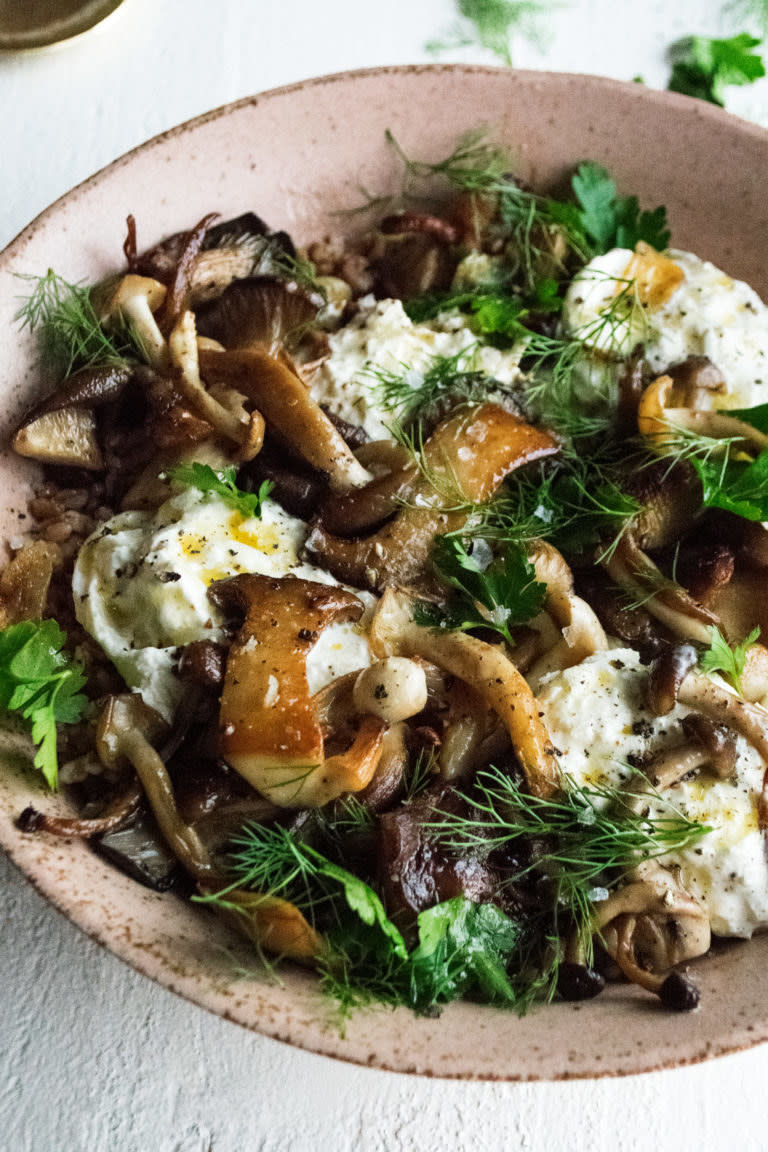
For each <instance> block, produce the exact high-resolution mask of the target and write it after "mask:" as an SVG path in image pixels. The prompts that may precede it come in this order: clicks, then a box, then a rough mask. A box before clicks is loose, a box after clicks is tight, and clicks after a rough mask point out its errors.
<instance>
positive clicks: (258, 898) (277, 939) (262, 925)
mask: <svg viewBox="0 0 768 1152" xmlns="http://www.w3.org/2000/svg"><path fill="white" fill-rule="evenodd" d="M224 899H225V900H226V901H227V903H229V904H234V905H235V906H236V908H237V911H236V912H233V914H232V916H231V917H228V919H229V921H230V923H231V924H232V925H233V927H235V928H237V929H238V931H241V932H244V933H245V935H246V936H248V937H249V939H251V940H253V942H254V944H256V946H257V947H259V948H264V949H265V950H266V951H267V952H272V953H274V954H275V955H277V956H286V957H288V959H290V960H310V959H312V957H314V956H318V955H319V954H320V952H321V951H322V949H323V941H322V938H321V937H320V936H319V935H318V933H317V932H316V931H315V929H314V928H313V927H312V925H311V924H310V923H309V922H308V920H307V919H306V917H305V916H304V914H303V913H302V912H300V911H299V909H298V908H297V907H296V905H295V904H291V903H289V901H288V900H281V899H280V898H279V897H278V896H262V895H261V893H259V892H249V891H247V890H246V889H244V888H234V889H232V890H231V891H229V892H227V893H226V896H225V897H224Z"/></svg>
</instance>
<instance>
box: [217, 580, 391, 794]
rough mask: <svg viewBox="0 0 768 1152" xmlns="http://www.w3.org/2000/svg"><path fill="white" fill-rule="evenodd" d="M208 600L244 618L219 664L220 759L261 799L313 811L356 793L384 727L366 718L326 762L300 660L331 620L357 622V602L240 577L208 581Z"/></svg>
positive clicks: (293, 583) (309, 587)
mask: <svg viewBox="0 0 768 1152" xmlns="http://www.w3.org/2000/svg"><path fill="white" fill-rule="evenodd" d="M208 594H209V596H210V597H211V599H212V600H213V601H214V603H216V604H217V605H219V606H220V607H221V608H223V609H224V610H227V609H230V610H231V609H236V610H239V611H241V612H243V613H244V614H245V619H244V622H243V625H242V627H241V628H240V631H239V633H238V635H237V637H236V638H235V640H234V641H233V643H232V646H231V648H230V651H229V656H228V659H227V669H226V674H225V680H224V690H223V693H222V698H221V712H220V737H219V750H220V753H221V756H222V757H223V758H224V759H225V760H226V761H227V763H228V764H231V765H232V767H233V768H234V769H235V770H236V771H237V772H239V773H240V774H241V775H242V776H244V777H245V779H246V780H248V782H249V783H250V784H251V785H252V786H253V787H254V788H256V789H257V791H259V792H260V793H261V794H262V795H263V796H265V797H267V799H269V800H272V801H273V802H274V803H275V804H278V805H280V806H281V807H284V808H314V807H322V805H323V804H326V803H328V802H329V801H330V800H333V799H335V798H336V797H337V796H340V795H341V794H342V793H343V792H357V791H359V790H360V789H361V788H364V787H365V785H366V784H367V783H368V782H369V781H370V780H371V778H372V776H373V774H374V772H375V770H376V766H377V764H378V762H379V759H380V757H381V754H382V747H383V736H384V731H385V725H384V724H383V723H382V722H381V720H379V719H378V718H376V717H374V716H364V717H363V719H362V720H361V722H360V725H359V727H358V730H357V734H356V736H355V738H354V740H353V742H352V745H351V746H350V747H349V748H348V749H347V751H346V752H342V753H339V754H338V755H335V756H330V757H328V758H326V754H325V738H324V735H323V729H322V726H321V724H320V720H319V716H318V708H317V703H316V701H315V700H314V699H313V698H312V697H311V696H310V694H309V688H308V685H307V675H306V658H307V654H308V652H309V650H310V648H311V647H312V645H313V644H314V642H315V640H316V639H317V637H318V635H319V633H320V632H321V631H322V630H323V629H324V628H326V627H328V626H329V625H330V624H332V623H335V622H336V623H338V622H341V621H343V620H354V619H357V618H358V617H359V616H360V614H361V613H362V610H363V609H362V604H361V603H360V601H359V600H358V599H357V597H356V596H353V595H352V593H351V592H347V591H345V590H344V589H342V588H338V587H336V586H334V585H329V584H317V583H314V582H313V581H310V580H300V579H295V578H290V577H288V578H286V579H282V580H280V579H272V578H271V577H267V576H255V575H250V574H243V575H240V576H233V577H231V578H230V579H228V580H221V581H218V582H217V583H215V584H212V585H211V587H210V589H209V593H208Z"/></svg>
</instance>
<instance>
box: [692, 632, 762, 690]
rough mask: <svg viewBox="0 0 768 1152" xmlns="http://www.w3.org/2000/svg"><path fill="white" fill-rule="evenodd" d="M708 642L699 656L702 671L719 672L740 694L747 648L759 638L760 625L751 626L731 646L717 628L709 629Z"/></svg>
mask: <svg viewBox="0 0 768 1152" xmlns="http://www.w3.org/2000/svg"><path fill="white" fill-rule="evenodd" d="M709 636H710V643H709V647H708V648H705V650H704V651H703V652H702V654H701V656H700V657H699V667H700V668H701V670H702V672H720V673H722V675H723V676H724V678H725V679H726V680H727V681H728V683H729V684H730V685H731V686H732V687H733V688H735V689H736V691H737V692H738V693H739V695H741V693H742V690H743V689H742V683H741V678H742V676H743V675H744V666H745V664H746V662H747V653H748V651H749V649H750V648H751V647H752V646H753V644H756V643H757V641H758V640H759V639H760V627H759V626H758V627H756V628H753V629H752V631H751V632H750V634H749V636H747V637H746V638H745V639H744V640H742V642H741V644H734V645H733V646H731V645H730V644H729V643H728V641H727V640H726V639H725V637H724V636H723V634H722V632H721V631H720V630H719V628H715V626H714V625H712V626H711V627H710V629H709Z"/></svg>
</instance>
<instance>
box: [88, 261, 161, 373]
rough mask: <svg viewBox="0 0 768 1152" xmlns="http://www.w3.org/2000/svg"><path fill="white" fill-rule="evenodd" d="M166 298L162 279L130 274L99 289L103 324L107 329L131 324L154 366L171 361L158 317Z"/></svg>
mask: <svg viewBox="0 0 768 1152" xmlns="http://www.w3.org/2000/svg"><path fill="white" fill-rule="evenodd" d="M165 297H166V288H165V285H163V284H161V283H160V281H159V280H154V279H153V278H152V277H151V276H137V275H135V274H134V273H129V274H128V275H127V276H122V277H121V278H120V279H119V280H118V281H117V283H110V284H108V285H104V286H103V287H102V288H101V289H99V292H98V298H97V301H96V303H97V309H98V316H99V321H100V323H101V324H103V325H104V327H105V328H109V327H125V326H126V325H130V327H131V328H132V330H133V331H134V332H135V334H136V338H137V340H138V341H139V343H140V345H141V349H142V352H143V353H144V355H145V356H146V358H147V361H148V363H149V364H151V365H152V367H153V368H164V367H165V366H166V364H167V363H168V346H167V344H166V342H165V337H164V336H163V334H162V332H161V331H160V328H159V326H158V323H157V320H156V319H155V312H157V311H158V309H159V308H160V307H161V305H162V304H163V302H164V301H165Z"/></svg>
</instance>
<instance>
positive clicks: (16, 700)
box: [0, 620, 88, 788]
mask: <svg viewBox="0 0 768 1152" xmlns="http://www.w3.org/2000/svg"><path fill="white" fill-rule="evenodd" d="M66 639H67V638H66V635H65V634H64V633H63V632H62V630H61V629H60V628H59V626H58V624H57V623H56V621H55V620H41V621H39V622H36V621H32V620H25V621H23V622H22V623H20V624H12V625H11V626H10V627H9V628H5V629H4V630H3V631H2V632H0V708H2V709H4V710H5V711H6V712H11V713H16V714H18V715H19V716H20V717H21V718H22V719H23V720H24V721H25V722H26V724H27V725H28V727H29V730H30V733H31V736H32V739H33V741H34V742H35V744H36V745H37V751H36V752H35V760H34V763H35V767H36V768H38V769H39V770H40V771H41V772H42V774H43V776H44V777H45V779H46V781H47V783H48V785H49V787H51V788H56V786H57V783H58V759H57V755H56V725H57V724H75V723H77V721H78V720H79V719H80V718H81V716H82V714H83V710H84V708H85V706H86V704H87V703H88V701H87V699H86V697H85V696H84V695H83V694H82V693H81V692H80V689H81V688H82V687H83V685H84V684H85V676H84V675H83V671H82V668H81V667H80V666H79V665H78V664H76V663H75V662H74V661H73V660H72V659H71V658H70V657H69V656H68V655H67V653H66V652H64V651H63V647H64V644H65V642H66Z"/></svg>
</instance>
